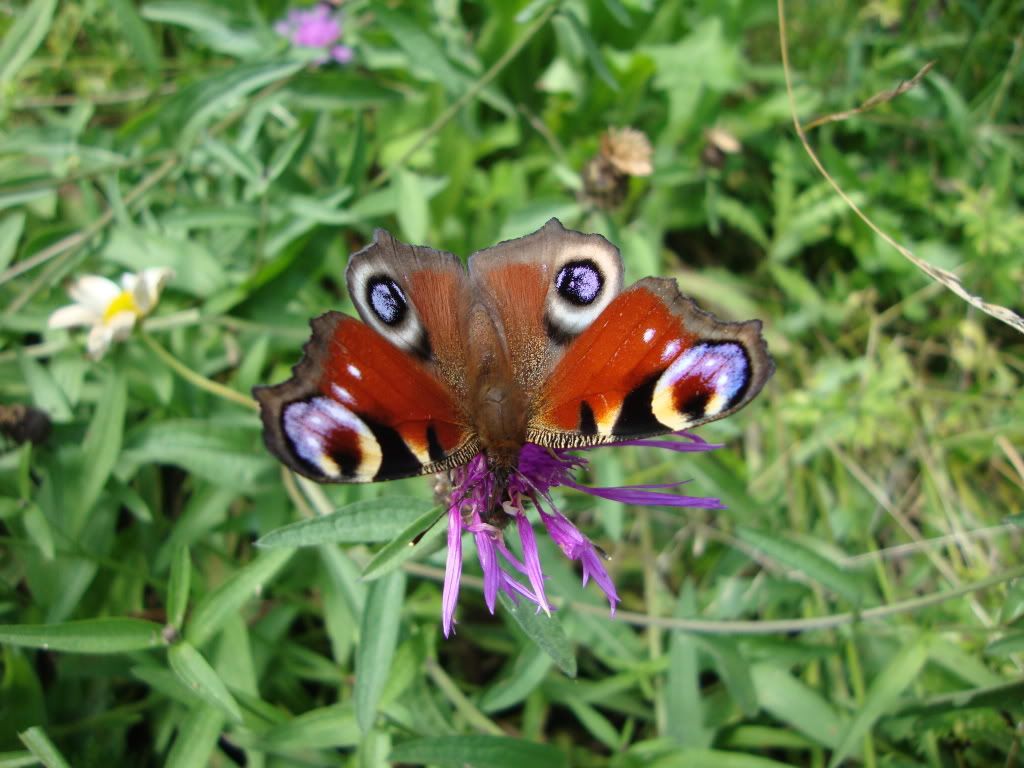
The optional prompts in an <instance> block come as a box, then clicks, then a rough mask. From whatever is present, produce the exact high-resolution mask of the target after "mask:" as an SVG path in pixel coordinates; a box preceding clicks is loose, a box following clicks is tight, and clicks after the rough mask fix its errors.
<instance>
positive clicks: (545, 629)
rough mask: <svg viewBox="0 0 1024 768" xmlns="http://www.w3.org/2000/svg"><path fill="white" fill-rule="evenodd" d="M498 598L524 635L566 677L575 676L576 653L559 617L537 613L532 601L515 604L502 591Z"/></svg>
mask: <svg viewBox="0 0 1024 768" xmlns="http://www.w3.org/2000/svg"><path fill="white" fill-rule="evenodd" d="M498 599H499V600H500V601H501V605H502V607H503V608H504V609H505V610H506V611H507V612H508V615H509V616H511V617H512V619H513V620H514V621H515V622H516V624H518V625H519V628H520V629H522V630H523V632H524V633H525V634H526V636H527V637H528V638H530V639H531V640H532V641H533V642H535V643H536V644H537V647H538V648H540V649H541V650H542V651H544V653H546V654H547V655H548V656H550V657H551V658H552V659H553V660H554V662H555V664H556V665H557V666H558V668H559V669H560V670H562V672H564V673H565V674H566V675H567V676H568V677H576V655H575V654H574V653H573V650H572V643H570V642H569V637H568V635H566V634H565V628H564V627H562V622H561V621H560V620H559V618H558V617H557V616H555V615H552V616H547V615H546V614H542V613H538V612H537V606H535V605H534V604H533V603H527V602H525V601H520V602H519V604H518V605H516V604H515V603H513V602H512V600H511V599H510V598H509V597H508V595H506V594H505V593H504V592H501V593H499V595H498Z"/></svg>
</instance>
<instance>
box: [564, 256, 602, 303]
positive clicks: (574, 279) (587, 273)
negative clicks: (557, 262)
mask: <svg viewBox="0 0 1024 768" xmlns="http://www.w3.org/2000/svg"><path fill="white" fill-rule="evenodd" d="M603 287H604V275H603V274H601V270H600V269H598V266H597V264H595V263H594V262H593V261H591V260H590V259H579V260H577V261H570V262H569V263H567V264H566V265H565V266H563V267H562V268H561V269H560V270H558V275H557V276H556V277H555V290H556V291H558V295H559V296H561V297H562V298H563V299H565V300H566V301H568V302H569V303H570V304H574V305H576V306H578V307H586V306H588V305H590V304H593V303H594V302H595V301H597V299H598V297H599V296H600V295H601V289H602V288H603Z"/></svg>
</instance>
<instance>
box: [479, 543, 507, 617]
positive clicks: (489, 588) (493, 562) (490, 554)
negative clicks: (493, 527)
mask: <svg viewBox="0 0 1024 768" xmlns="http://www.w3.org/2000/svg"><path fill="white" fill-rule="evenodd" d="M473 538H474V539H475V540H476V555H477V557H478V558H479V560H480V570H482V571H483V572H484V602H485V603H487V610H489V611H490V612H491V613H492V614H493V613H494V607H495V604H496V602H497V600H498V587H499V586H500V585H501V568H500V567H499V566H498V553H497V550H496V548H495V546H494V539H493V538H492V537H491V534H490V533H489V532H487V531H484V530H481V531H477V532H476V533H474V534H473Z"/></svg>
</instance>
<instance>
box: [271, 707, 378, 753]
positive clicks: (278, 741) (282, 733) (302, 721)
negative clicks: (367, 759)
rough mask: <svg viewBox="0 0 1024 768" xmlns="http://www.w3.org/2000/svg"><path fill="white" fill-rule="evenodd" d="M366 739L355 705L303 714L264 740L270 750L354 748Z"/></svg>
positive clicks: (272, 730)
mask: <svg viewBox="0 0 1024 768" xmlns="http://www.w3.org/2000/svg"><path fill="white" fill-rule="evenodd" d="M361 736H362V733H361V731H360V730H359V726H358V724H357V723H356V715H355V709H354V708H353V706H352V703H351V702H346V703H345V704H333V705H331V706H327V707H320V708H319V709H314V710H310V711H309V712H303V713H302V714H301V715H298V716H297V717H293V718H292V719H291V720H288V721H287V722H285V723H281V724H280V725H276V726H274V727H273V728H271V729H270V730H268V731H267V732H266V733H264V734H263V735H262V736H261V737H260V744H261V745H264V746H265V747H266V748H267V749H268V751H274V752H277V751H285V750H292V749H303V750H305V749H332V748H336V747H354V746H356V745H357V744H358V743H359V740H360V738H361Z"/></svg>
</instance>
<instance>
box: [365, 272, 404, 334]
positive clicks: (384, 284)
mask: <svg viewBox="0 0 1024 768" xmlns="http://www.w3.org/2000/svg"><path fill="white" fill-rule="evenodd" d="M366 303H367V304H369V305H370V308H371V309H372V310H373V314H375V315H376V316H377V318H378V319H379V320H380V321H381V322H382V323H384V324H385V325H400V324H401V323H402V321H403V320H405V316H406V315H407V314H408V313H409V302H408V300H407V299H406V298H405V294H404V293H402V289H401V288H399V287H398V283H396V282H395V281H394V280H392V279H391V278H390V277H388V276H387V275H376V276H374V277H371V278H370V279H369V280H367V281H366Z"/></svg>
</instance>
